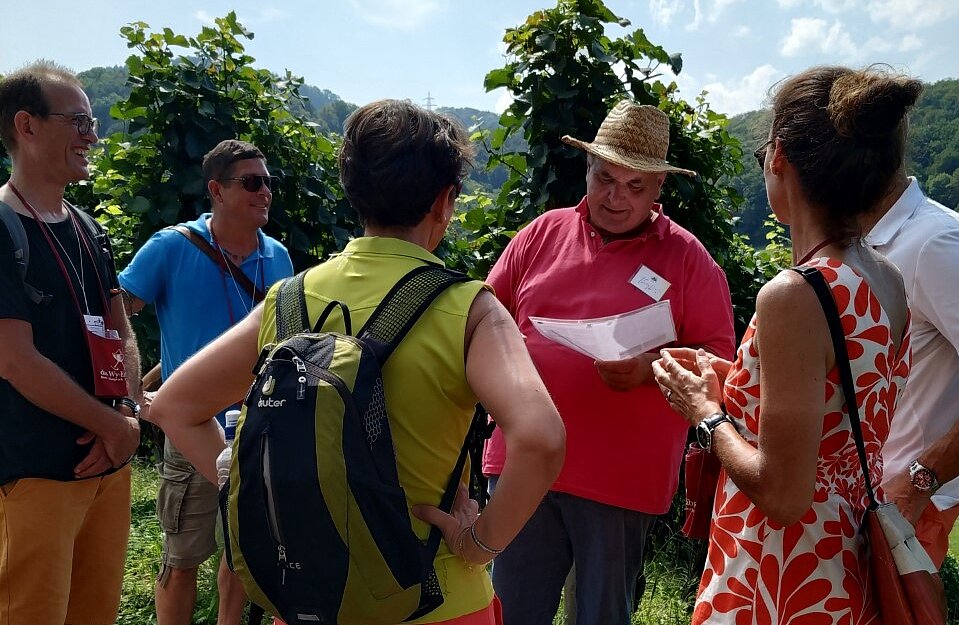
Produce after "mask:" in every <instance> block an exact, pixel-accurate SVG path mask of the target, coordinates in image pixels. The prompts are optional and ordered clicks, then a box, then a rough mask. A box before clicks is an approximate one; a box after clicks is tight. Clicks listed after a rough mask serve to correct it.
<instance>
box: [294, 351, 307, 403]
mask: <svg viewBox="0 0 959 625" xmlns="http://www.w3.org/2000/svg"><path fill="white" fill-rule="evenodd" d="M293 364H295V365H296V370H297V371H298V372H299V373H300V374H301V375H300V377H299V378H297V380H296V381H297V382H298V383H299V384H297V386H296V398H297V399H304V398H305V397H306V376H305V375H302V374H304V373H306V363H304V362H303V360H302V359H300V358H299V357H298V356H294V357H293Z"/></svg>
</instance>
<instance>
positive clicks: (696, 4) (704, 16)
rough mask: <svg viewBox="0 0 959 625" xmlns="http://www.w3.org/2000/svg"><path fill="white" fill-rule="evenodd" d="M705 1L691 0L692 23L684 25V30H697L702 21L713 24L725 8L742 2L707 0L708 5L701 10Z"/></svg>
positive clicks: (736, 0)
mask: <svg viewBox="0 0 959 625" xmlns="http://www.w3.org/2000/svg"><path fill="white" fill-rule="evenodd" d="M706 1H707V0H693V21H692V22H690V23H689V24H687V25H686V30H690V31H692V30H698V29H699V27H700V26H701V25H702V23H703V20H706V21H708V22H709V23H710V24H712V23H714V22H715V21H716V20H718V19H719V16H720V15H722V13H723V11H724V10H725V9H726V7H728V6H731V5H733V4H737V3H739V2H742V1H743V0H708V1H709V2H710V5H709V6H708V7H707V8H703V6H702V5H703V3H704V2H706Z"/></svg>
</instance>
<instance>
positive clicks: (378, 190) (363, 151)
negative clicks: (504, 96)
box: [339, 100, 473, 228]
mask: <svg viewBox="0 0 959 625" xmlns="http://www.w3.org/2000/svg"><path fill="white" fill-rule="evenodd" d="M472 153H473V147H472V145H471V144H470V142H469V137H468V136H467V135H466V131H465V130H463V128H462V127H461V126H460V125H459V124H458V123H456V122H455V121H453V120H451V119H449V118H447V117H445V116H443V115H440V114H438V113H434V112H433V111H427V110H425V109H422V108H420V107H418V106H416V105H415V104H413V103H412V102H409V101H403V100H380V101H378V102H372V103H370V104H367V105H366V106H362V107H360V108H358V109H357V110H355V111H354V112H353V113H352V114H351V115H350V116H349V117H348V118H347V119H346V124H345V128H344V133H343V146H342V148H341V149H340V156H339V165H340V182H341V183H342V184H343V190H344V193H345V194H346V198H347V199H348V200H349V201H350V204H351V205H352V206H353V209H354V210H355V211H356V212H357V214H359V216H360V220H361V221H362V222H363V223H364V224H369V223H373V224H375V225H378V226H384V227H393V228H409V227H412V226H415V225H417V224H418V223H420V222H421V221H423V217H425V216H426V213H428V212H429V210H430V207H431V206H432V204H433V201H434V200H435V199H436V196H437V194H438V193H439V192H440V190H442V189H443V188H444V187H447V186H449V185H459V184H460V182H461V181H462V178H463V176H464V175H465V173H466V166H467V165H468V164H469V162H470V158H471V157H472Z"/></svg>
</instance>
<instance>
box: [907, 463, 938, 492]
mask: <svg viewBox="0 0 959 625" xmlns="http://www.w3.org/2000/svg"><path fill="white" fill-rule="evenodd" d="M909 477H910V478H911V480H912V485H913V486H915V487H916V488H917V489H918V490H922V491H927V490H933V489H934V488H937V487H938V486H939V482H938V480H936V474H935V473H933V472H932V470H931V469H927V468H926V467H924V466H922V465H921V464H919V463H918V462H917V463H913V465H912V466H911V467H909Z"/></svg>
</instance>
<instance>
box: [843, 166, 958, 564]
mask: <svg viewBox="0 0 959 625" xmlns="http://www.w3.org/2000/svg"><path fill="white" fill-rule="evenodd" d="M897 177H898V180H897V183H896V185H895V187H894V191H893V192H892V193H890V194H889V195H888V196H887V200H886V202H885V205H884V206H881V207H880V208H879V209H878V210H877V211H876V212H875V213H872V214H870V215H868V216H867V219H868V220H869V222H872V223H862V227H863V231H864V232H868V235H866V237H865V241H866V243H868V244H869V245H871V246H872V247H873V248H874V249H875V250H876V251H878V252H879V253H880V254H882V255H884V256H885V257H886V258H888V259H889V260H891V261H892V262H893V263H894V264H895V265H896V266H897V267H898V268H899V271H900V272H902V278H903V281H904V282H905V286H906V294H907V297H908V300H909V306H910V309H911V311H912V354H913V365H912V371H911V372H910V374H909V380H908V382H907V383H906V388H905V391H904V393H903V395H902V397H901V399H900V401H899V407H898V409H897V410H896V415H895V417H894V418H893V419H892V425H891V426H890V432H889V438H888V440H887V441H886V444H885V446H884V447H883V464H884V466H883V483H882V486H883V489H884V491H885V493H886V499H887V501H894V502H895V503H896V504H897V505H898V506H899V509H900V510H901V511H902V513H903V515H904V516H905V517H906V518H907V519H909V520H910V521H911V522H912V523H913V525H915V527H916V535H917V537H918V538H919V540H920V542H921V543H922V544H923V546H924V547H925V548H926V551H927V552H928V553H929V555H930V557H932V559H933V561H934V562H935V563H936V566H941V565H942V562H943V560H944V559H945V557H946V552H947V551H948V548H949V532H950V531H951V530H952V526H953V524H954V523H955V521H956V518H957V517H959V480H955V479H953V478H955V477H956V476H957V475H959V214H957V213H956V212H954V211H951V210H949V209H947V208H946V207H945V206H943V205H942V204H939V203H938V202H935V201H933V200H931V199H929V198H927V197H926V196H925V195H924V194H923V193H922V190H920V188H919V183H918V182H916V179H915V178H909V177H906V174H905V171H904V169H902V168H901V169H900V171H899V172H898V174H897ZM949 480H952V481H949ZM940 483H942V486H941V487H940Z"/></svg>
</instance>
